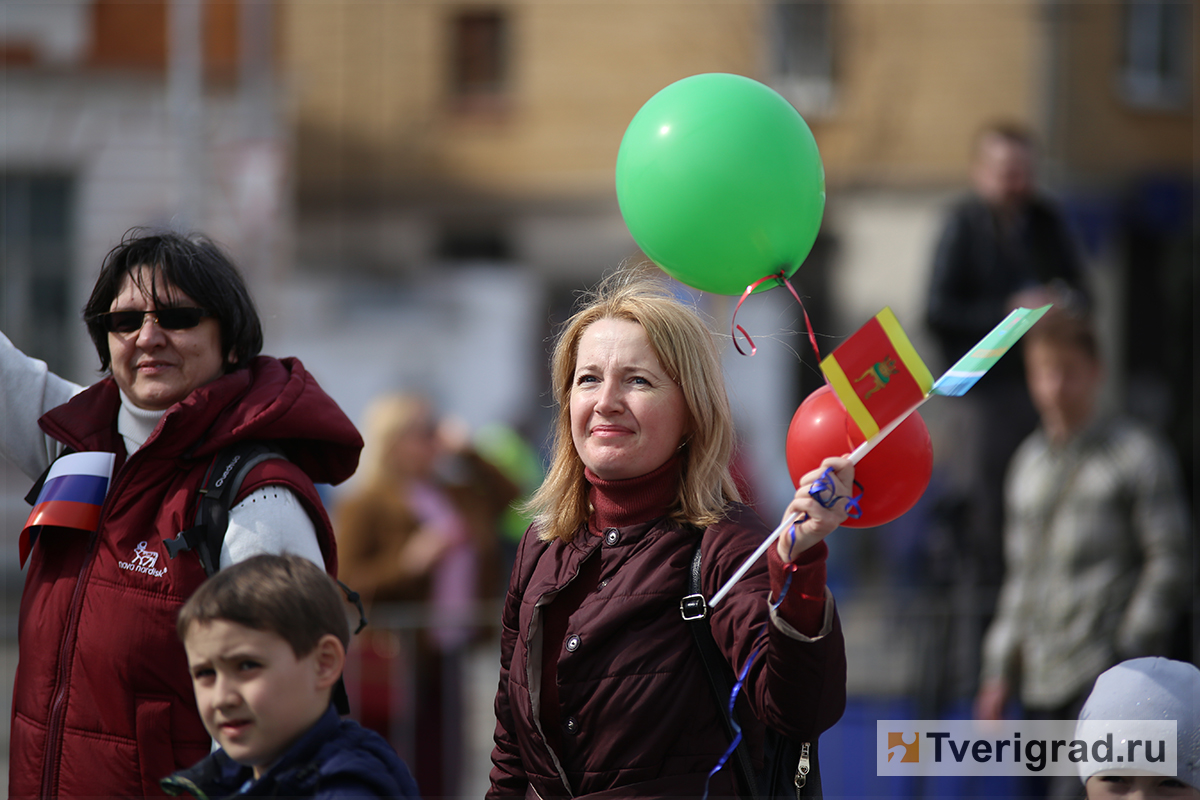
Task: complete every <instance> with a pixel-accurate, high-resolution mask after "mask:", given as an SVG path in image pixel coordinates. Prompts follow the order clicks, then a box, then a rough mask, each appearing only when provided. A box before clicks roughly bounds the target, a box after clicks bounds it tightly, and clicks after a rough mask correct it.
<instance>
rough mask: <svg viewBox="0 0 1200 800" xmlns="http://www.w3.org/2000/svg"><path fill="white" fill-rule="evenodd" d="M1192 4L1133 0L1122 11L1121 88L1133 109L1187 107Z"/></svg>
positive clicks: (1161, 0)
mask: <svg viewBox="0 0 1200 800" xmlns="http://www.w3.org/2000/svg"><path fill="white" fill-rule="evenodd" d="M1190 16H1191V4H1190V3H1189V2H1185V1H1183V0H1131V1H1130V2H1127V3H1126V4H1125V7H1124V20H1123V23H1124V25H1123V30H1122V37H1123V40H1124V41H1123V44H1124V53H1123V59H1122V65H1121V76H1120V90H1121V95H1122V96H1123V97H1124V99H1125V101H1126V102H1127V103H1128V104H1129V105H1131V106H1133V107H1135V108H1162V109H1171V108H1185V107H1186V106H1187V104H1188V94H1189V93H1190V91H1191V87H1190V86H1189V75H1190V71H1191V64H1190V63H1189V62H1190V60H1191V58H1190V55H1191V48H1190V47H1189V44H1190V41H1189V40H1190V36H1191V19H1190Z"/></svg>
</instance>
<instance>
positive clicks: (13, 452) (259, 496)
mask: <svg viewBox="0 0 1200 800" xmlns="http://www.w3.org/2000/svg"><path fill="white" fill-rule="evenodd" d="M83 389H84V387H83V386H79V385H78V384H75V383H71V382H70V381H67V380H63V379H62V378H60V377H58V376H57V375H55V374H54V373H52V372H50V371H49V370H48V369H47V368H46V364H45V362H42V361H39V360H37V359H34V358H30V357H29V356H27V355H25V354H24V353H22V352H21V351H20V350H18V349H17V348H15V347H13V345H12V343H11V342H9V340H8V338H7V337H6V336H4V334H2V333H0V426H2V427H0V455H3V456H4V457H5V458H6V459H8V460H9V461H10V462H12V463H13V464H15V465H16V466H17V467H19V468H20V469H21V471H22V472H24V473H25V474H26V475H28V476H29V478H30V479H31V480H36V479H37V478H38V476H39V475H41V474H42V473H43V472H44V471H45V470H46V467H48V466H49V465H50V462H52V461H53V460H54V459H55V458H57V457H58V455H59V453H61V452H62V449H63V445H62V443H61V442H58V441H55V440H54V439H51V438H50V437H48V436H46V435H45V434H44V433H42V430H41V428H39V427H38V424H37V421H38V419H39V418H40V417H41V416H42V414H44V413H46V412H47V411H49V410H50V409H52V408H55V407H56V406H60V405H62V404H63V403H65V402H67V401H68V400H70V399H71V398H72V397H73V396H75V395H76V394H78V393H79V392H81V391H83ZM165 413H166V411H165V410H164V411H147V410H146V409H142V408H138V407H137V406H135V405H134V404H133V403H132V402H130V400H129V398H128V397H126V396H125V393H124V392H122V393H121V408H120V410H119V411H118V412H117V432H118V433H119V434H120V435H121V438H122V439H124V440H125V450H126V452H127V453H129V454H130V455H132V454H133V453H134V452H136V451H137V450H138V449H139V448H140V447H141V446H142V445H143V444H145V442H146V440H147V439H149V438H150V435H151V434H152V433H153V432H154V429H155V427H156V426H157V425H158V422H159V420H161V419H162V417H163V415H164V414H165ZM259 553H295V554H296V555H299V556H303V557H305V558H307V559H308V560H309V561H312V562H313V563H315V564H316V565H317V566H319V567H321V568H322V569H324V564H325V560H324V558H323V557H322V556H321V546H320V545H319V544H318V541H317V530H316V527H315V526H314V525H313V522H312V519H310V518H309V516H308V512H306V511H305V510H304V506H303V504H302V503H301V502H300V499H299V498H298V497H296V495H295V493H294V492H292V490H290V489H288V488H287V487H285V486H264V487H263V488H261V489H258V490H256V491H254V492H251V493H250V494H249V495H247V496H246V497H245V498H244V499H243V500H242V502H240V503H238V504H237V505H236V506H234V507H233V508H231V509H230V510H229V528H228V529H227V531H226V533H225V543H224V545H223V546H222V547H221V569H224V568H225V567H228V566H229V565H230V564H236V563H237V562H239V561H243V560H245V559H247V558H249V557H250V556H253V555H257V554H259Z"/></svg>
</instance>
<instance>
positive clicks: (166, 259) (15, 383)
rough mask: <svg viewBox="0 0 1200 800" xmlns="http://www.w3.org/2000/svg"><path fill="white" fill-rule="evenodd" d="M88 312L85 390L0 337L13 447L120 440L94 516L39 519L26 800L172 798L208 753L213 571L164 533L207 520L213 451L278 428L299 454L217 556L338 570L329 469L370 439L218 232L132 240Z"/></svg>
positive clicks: (276, 473)
mask: <svg viewBox="0 0 1200 800" xmlns="http://www.w3.org/2000/svg"><path fill="white" fill-rule="evenodd" d="M84 320H85V322H86V324H87V328H88V333H89V334H90V335H91V338H92V341H93V342H94V343H95V345H96V351H97V353H98V355H99V357H100V367H101V369H102V370H103V371H104V372H105V377H104V378H103V379H101V380H100V381H99V382H98V383H96V384H94V385H92V386H90V387H87V388H83V387H80V386H77V385H75V384H72V383H70V382H68V381H65V380H63V379H62V378H59V377H58V376H55V375H53V374H51V373H49V372H48V371H47V369H46V365H45V364H44V363H42V362H40V361H37V360H35V359H31V358H28V357H27V356H25V355H24V354H22V353H21V352H20V351H18V350H16V349H15V348H14V347H13V346H12V345H11V344H10V343H9V341H8V340H7V339H6V338H4V337H3V336H2V335H0V416H2V417H3V419H4V428H3V433H2V435H0V448H3V455H4V456H5V457H6V458H7V459H8V460H10V461H12V462H13V463H14V464H16V465H17V466H18V467H20V468H21V469H22V470H23V471H24V472H25V473H26V474H27V475H29V476H30V477H31V478H37V477H38V476H39V475H41V474H44V472H45V471H46V470H47V468H48V467H49V465H50V464H51V463H52V462H54V461H55V460H56V459H57V458H59V457H60V456H62V455H64V454H68V453H70V452H97V453H112V454H113V455H114V465H113V471H112V477H111V481H110V482H109V485H108V489H107V493H106V494H105V495H104V496H103V500H102V504H101V507H100V514H99V522H98V524H97V527H96V529H95V530H93V531H83V530H73V529H70V528H61V527H50V526H43V527H41V528H39V529H37V530H36V531H35V532H36V534H37V538H36V540H34V544H33V545H32V549H31V550H30V551H29V561H28V567H27V569H28V571H27V574H26V578H25V586H24V593H23V596H22V599H21V609H20V631H19V645H20V663H19V667H18V670H17V678H16V685H15V689H14V693H13V717H12V733H11V738H10V771H9V796H10V797H70V796H89V797H99V796H103V797H133V796H141V795H143V794H146V793H149V794H159V792H158V789H157V787H158V779H159V778H162V777H163V776H164V775H167V774H170V773H171V772H172V771H173V770H175V769H179V768H182V767H186V766H189V765H191V764H193V763H195V762H196V761H198V760H199V759H200V758H202V757H203V756H204V755H206V754H207V753H208V751H209V749H210V747H211V740H210V739H209V738H208V736H207V734H206V733H205V730H204V727H203V725H202V723H201V721H200V717H199V715H198V714H197V713H196V707H195V703H194V700H193V699H192V688H191V680H190V677H189V674H188V668H187V662H186V659H185V657H184V653H183V649H182V647H181V646H180V644H179V641H178V639H177V638H176V635H175V615H176V612H177V611H178V609H179V607H180V605H182V603H183V601H184V600H186V599H187V597H188V596H189V595H190V594H191V593H192V591H194V590H195V588H196V587H197V586H198V585H199V584H200V583H201V582H202V581H203V580H204V579H205V572H204V569H203V567H202V566H201V564H200V562H199V559H198V558H197V556H196V554H195V553H192V552H183V553H181V554H180V556H179V557H178V558H174V559H171V558H169V557H168V554H167V552H166V549H165V547H164V544H163V543H164V541H165V540H168V539H172V538H174V537H175V536H176V534H178V533H179V532H180V531H183V530H185V529H187V528H190V527H192V525H193V524H194V522H195V516H196V508H197V504H198V501H199V489H200V488H202V487H203V486H204V482H205V474H206V472H207V470H208V468H209V466H210V465H211V464H212V462H213V457H214V455H215V454H216V453H218V452H219V451H221V450H222V449H224V448H226V447H227V446H229V445H231V444H234V443H237V442H241V441H263V442H267V443H272V444H275V445H277V446H279V447H280V448H281V449H282V450H283V452H284V453H285V454H286V456H287V460H282V459H274V460H269V461H266V462H264V463H262V464H260V465H259V466H257V467H255V468H254V469H253V470H252V471H251V472H250V474H249V476H248V477H247V479H246V481H245V482H244V483H243V485H242V489H241V492H240V494H239V496H238V497H237V498H236V499H235V504H234V505H233V507H232V509H231V511H230V515H229V527H228V531H227V534H226V538H225V542H224V547H223V548H222V550H221V553H220V565H221V566H222V567H224V566H228V565H229V564H230V563H233V562H235V561H240V560H243V559H245V558H248V557H249V556H251V555H254V554H256V553H261V552H273V553H279V552H293V553H297V554H300V555H303V556H306V557H307V558H309V559H310V560H312V561H314V562H316V563H318V564H320V565H322V566H323V567H324V568H325V569H326V570H328V571H329V572H330V573H331V574H333V573H336V569H337V556H336V548H335V545H334V539H333V534H332V530H331V527H330V524H329V520H328V517H327V515H326V513H325V511H324V509H323V508H322V506H321V500H320V498H319V496H318V495H317V492H316V489H315V488H314V485H313V484H314V482H324V483H338V482H340V481H342V480H344V479H346V478H348V477H349V476H350V475H351V474H352V473H353V472H354V469H355V467H356V466H357V463H358V455H359V451H360V449H361V447H362V439H361V438H360V437H359V435H358V432H357V431H356V430H355V428H354V426H353V424H352V423H351V422H350V420H349V419H348V418H347V417H346V416H345V414H343V413H342V411H341V410H340V409H339V408H338V406H337V405H336V403H334V401H333V400H332V399H331V398H330V397H329V396H328V395H327V394H325V392H324V391H322V390H321V388H320V387H319V386H317V384H316V382H315V381H314V380H313V378H312V376H311V375H309V374H308V373H307V372H306V371H305V370H304V368H303V366H301V364H300V362H299V361H297V360H295V359H275V358H270V357H267V356H261V355H259V351H260V349H261V348H262V328H261V325H260V323H259V319H258V313H257V311H256V310H255V307H254V303H253V301H252V300H251V298H250V295H249V293H248V292H247V290H246V286H245V283H244V282H243V280H242V277H241V275H240V274H239V273H238V271H237V269H236V267H235V266H234V265H233V264H232V263H231V261H230V260H229V259H228V257H227V256H226V255H225V254H224V253H222V252H221V250H220V249H219V248H217V247H216V246H215V245H213V244H212V243H211V242H208V241H206V240H204V239H200V238H189V237H184V236H180V235H177V234H172V233H163V234H152V235H131V236H127V237H126V238H125V239H124V240H123V241H122V242H121V244H120V245H118V246H117V247H116V248H114V249H113V250H112V251H111V252H110V253H109V254H108V256H107V257H106V258H105V261H104V265H103V267H102V268H101V271H100V276H99V278H98V280H97V281H96V285H95V288H94V289H93V291H92V295H91V298H90V299H89V300H88V302H87V305H86V306H85V307H84ZM63 463H67V462H63ZM97 500H98V498H97Z"/></svg>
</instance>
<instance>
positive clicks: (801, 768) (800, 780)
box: [796, 742, 812, 797]
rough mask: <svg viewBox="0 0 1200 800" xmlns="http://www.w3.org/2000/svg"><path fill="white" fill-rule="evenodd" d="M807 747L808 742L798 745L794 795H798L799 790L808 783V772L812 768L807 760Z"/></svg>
mask: <svg viewBox="0 0 1200 800" xmlns="http://www.w3.org/2000/svg"><path fill="white" fill-rule="evenodd" d="M809 747H810V745H809V743H808V742H804V743H802V744H801V745H800V760H799V761H798V762H797V763H796V797H799V796H800V790H801V789H803V788H804V784H806V783H808V772H809V770H810V769H812V766H811V765H810V764H809V761H808V750H809Z"/></svg>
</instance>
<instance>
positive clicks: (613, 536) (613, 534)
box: [604, 528, 621, 547]
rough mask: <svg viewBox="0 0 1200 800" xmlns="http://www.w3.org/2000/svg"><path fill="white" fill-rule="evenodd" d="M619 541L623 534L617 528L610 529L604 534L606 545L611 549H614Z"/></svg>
mask: <svg viewBox="0 0 1200 800" xmlns="http://www.w3.org/2000/svg"><path fill="white" fill-rule="evenodd" d="M619 541H621V532H620V531H618V530H617V529H616V528H609V529H608V530H606V531H605V532H604V543H605V544H606V545H608V546H609V547H612V546H613V545H614V544H616V543H617V542H619Z"/></svg>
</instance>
